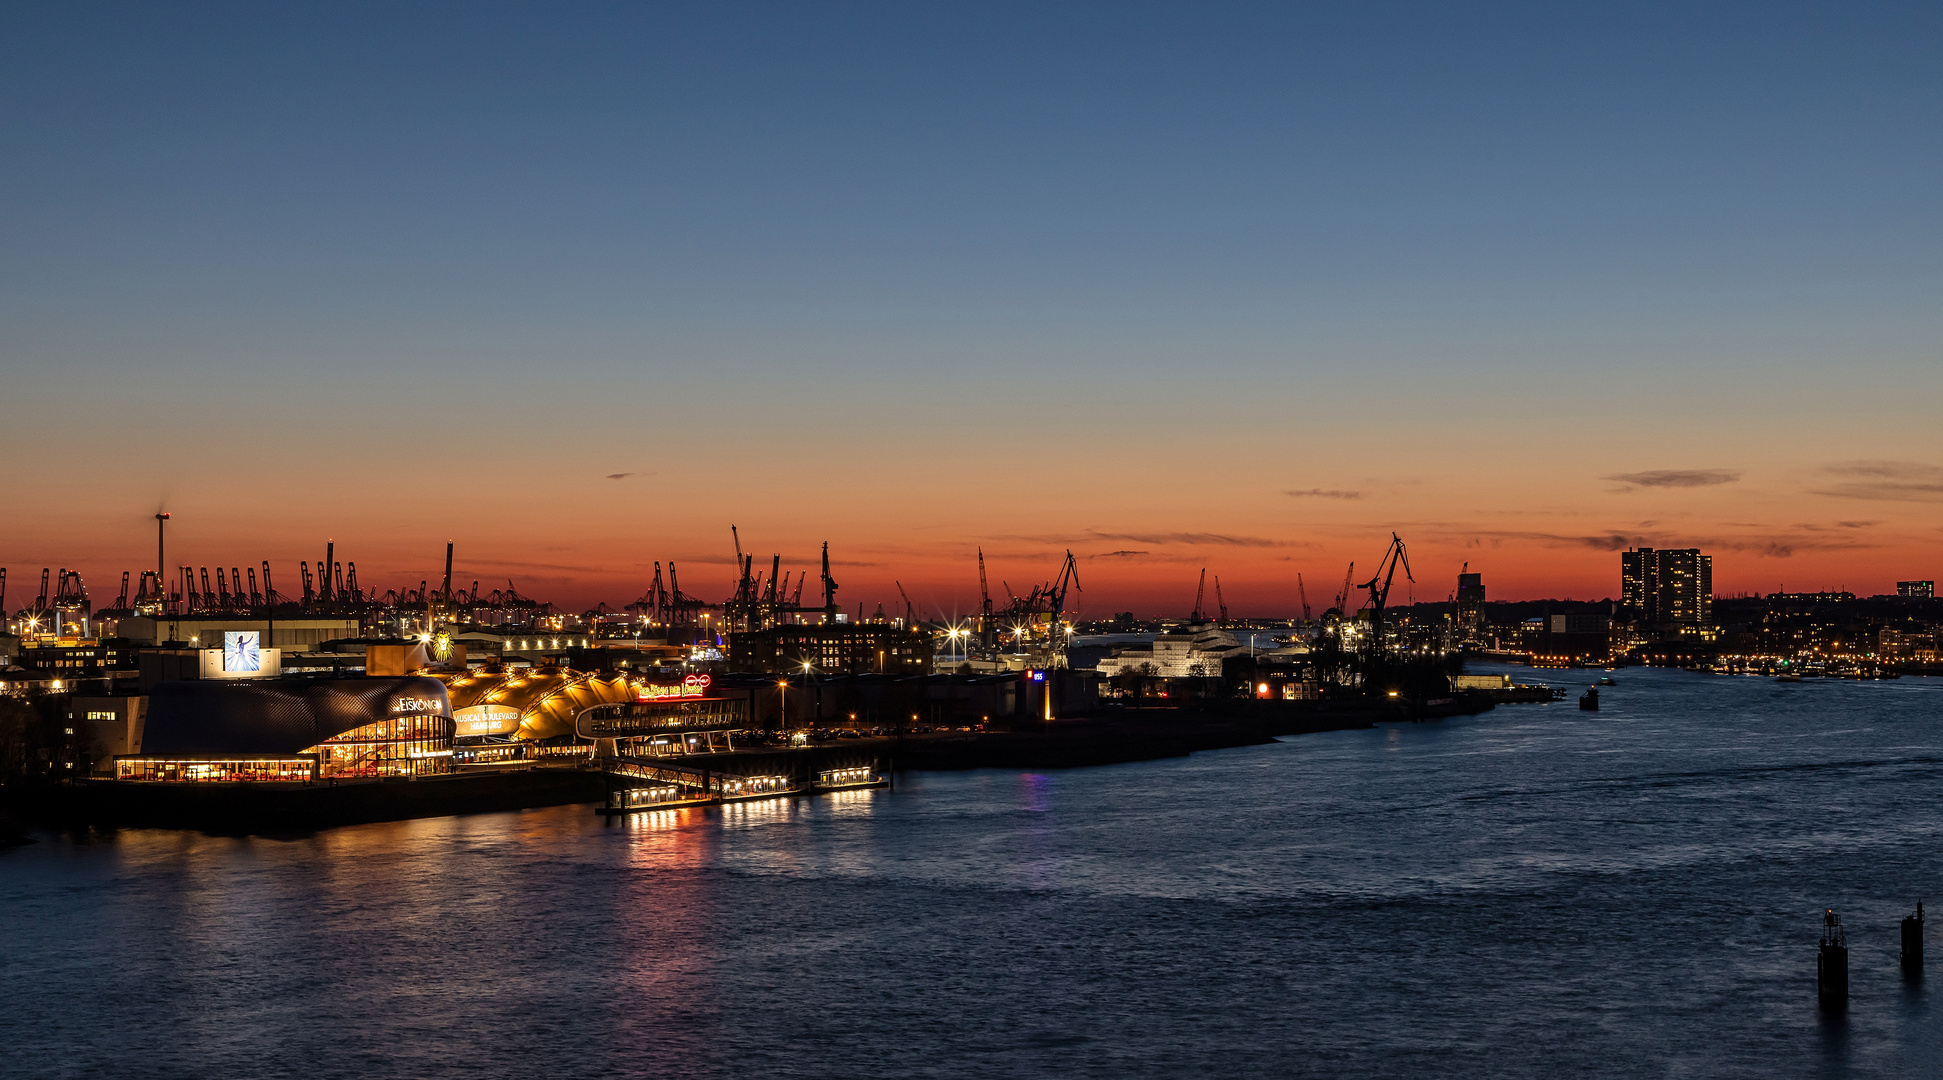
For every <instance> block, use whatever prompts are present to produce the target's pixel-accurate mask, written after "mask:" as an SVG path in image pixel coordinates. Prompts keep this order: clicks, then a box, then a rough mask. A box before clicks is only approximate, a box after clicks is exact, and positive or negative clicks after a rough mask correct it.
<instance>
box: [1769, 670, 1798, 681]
mask: <svg viewBox="0 0 1943 1080" xmlns="http://www.w3.org/2000/svg"><path fill="white" fill-rule="evenodd" d="M1774 681H1775V682H1800V681H1801V676H1799V675H1796V674H1795V673H1794V672H1792V671H1791V672H1788V673H1787V674H1785V675H1776V676H1775V677H1774Z"/></svg>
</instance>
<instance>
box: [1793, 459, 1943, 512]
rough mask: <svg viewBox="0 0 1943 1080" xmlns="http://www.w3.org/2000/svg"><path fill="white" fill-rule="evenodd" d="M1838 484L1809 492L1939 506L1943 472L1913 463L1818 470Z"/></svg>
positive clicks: (1861, 464) (1857, 464) (1856, 464)
mask: <svg viewBox="0 0 1943 1080" xmlns="http://www.w3.org/2000/svg"><path fill="white" fill-rule="evenodd" d="M1822 471H1823V472H1825V473H1828V474H1829V475H1831V476H1836V477H1842V478H1843V479H1842V480H1841V482H1839V483H1836V484H1833V485H1831V486H1829V487H1825V488H1816V489H1813V492H1812V493H1813V494H1816V495H1828V496H1831V497H1833V498H1837V499H1868V500H1872V501H1877V502H1943V468H1939V467H1938V466H1935V465H1925V464H1923V463H1921V462H1917V461H1849V462H1843V463H1841V464H1838V465H1830V466H1827V467H1826V468H1824V469H1823V470H1822Z"/></svg>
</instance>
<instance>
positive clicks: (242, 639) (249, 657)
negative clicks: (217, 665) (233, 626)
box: [223, 630, 263, 673]
mask: <svg viewBox="0 0 1943 1080" xmlns="http://www.w3.org/2000/svg"><path fill="white" fill-rule="evenodd" d="M223 670H224V671H234V672H239V673H240V672H252V673H254V672H259V671H262V670H263V651H262V650H261V649H260V648H258V637H257V632H256V631H254V630H225V631H224V632H223Z"/></svg>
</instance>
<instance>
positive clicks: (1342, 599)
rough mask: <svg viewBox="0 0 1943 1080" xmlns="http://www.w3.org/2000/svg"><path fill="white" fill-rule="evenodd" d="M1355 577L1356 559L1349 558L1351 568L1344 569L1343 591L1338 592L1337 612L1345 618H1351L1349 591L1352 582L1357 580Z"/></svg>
mask: <svg viewBox="0 0 1943 1080" xmlns="http://www.w3.org/2000/svg"><path fill="white" fill-rule="evenodd" d="M1355 578H1356V560H1355V559H1351V560H1349V569H1348V570H1345V571H1343V591H1342V592H1339V593H1337V594H1336V613H1337V614H1339V615H1341V616H1342V617H1343V618H1345V619H1347V618H1349V592H1350V589H1351V587H1352V586H1351V585H1350V582H1351V581H1353V580H1355Z"/></svg>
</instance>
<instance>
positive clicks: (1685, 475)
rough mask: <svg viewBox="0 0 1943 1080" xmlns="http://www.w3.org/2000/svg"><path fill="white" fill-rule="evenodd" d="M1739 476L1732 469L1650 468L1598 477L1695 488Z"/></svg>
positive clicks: (1642, 484)
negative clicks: (1643, 470)
mask: <svg viewBox="0 0 1943 1080" xmlns="http://www.w3.org/2000/svg"><path fill="white" fill-rule="evenodd" d="M1740 478H1741V474H1740V473H1739V472H1736V471H1734V470H1732V469H1652V470H1649V471H1647V472H1635V473H1617V474H1615V475H1613V476H1603V477H1600V479H1602V480H1616V481H1618V482H1619V483H1622V484H1631V485H1633V486H1634V487H1643V488H1696V487H1714V486H1715V485H1717V484H1731V483H1734V482H1735V481H1737V480H1739V479H1740Z"/></svg>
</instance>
